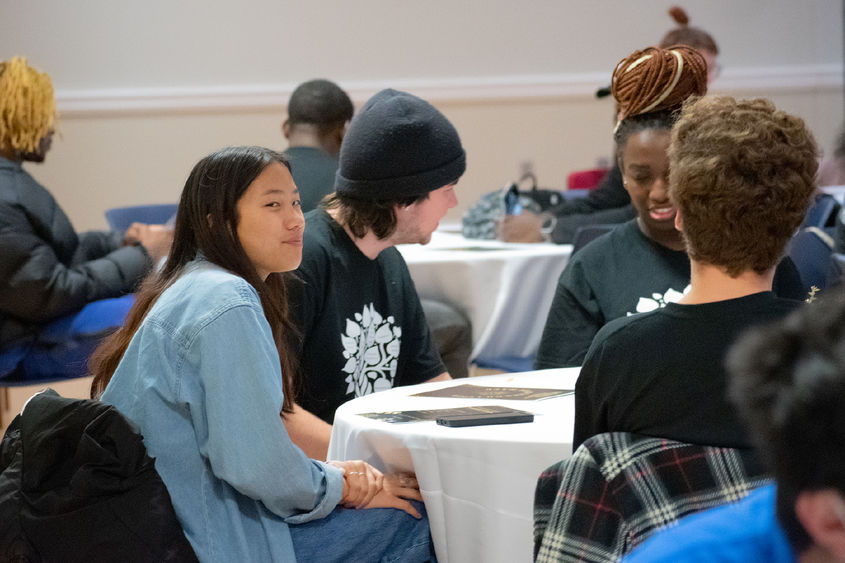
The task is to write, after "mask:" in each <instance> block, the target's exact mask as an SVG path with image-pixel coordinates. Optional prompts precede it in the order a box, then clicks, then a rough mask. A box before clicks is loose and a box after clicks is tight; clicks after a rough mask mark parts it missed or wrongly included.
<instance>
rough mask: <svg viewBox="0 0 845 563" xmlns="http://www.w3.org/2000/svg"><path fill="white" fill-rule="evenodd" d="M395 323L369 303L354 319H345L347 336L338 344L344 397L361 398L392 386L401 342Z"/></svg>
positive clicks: (344, 335) (400, 335)
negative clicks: (342, 362) (344, 386)
mask: <svg viewBox="0 0 845 563" xmlns="http://www.w3.org/2000/svg"><path fill="white" fill-rule="evenodd" d="M394 323H395V320H394V318H393V317H392V316H390V317H387V318H386V319H385V318H384V317H382V316H381V314H379V313H378V312H377V311H376V310H375V308H374V306H373V304H372V303H370V304H369V305H365V306H364V310H363V311H362V312H360V313H355V318H354V319H346V334H341V335H340V340H341V342H342V344H343V357H344V358H346V364H345V365H344V366H343V372H344V373H346V374H347V376H346V382H347V383H348V384H349V385H348V387H347V388H346V392H347V394H348V393H354V396H355V397H361V396H362V395H368V394H370V393H374V392H376V391H383V390H385V389H390V388H391V387H392V386H393V378H394V377H395V376H396V367H397V363H398V359H399V348H400V345H401V338H402V327H398V326H394Z"/></svg>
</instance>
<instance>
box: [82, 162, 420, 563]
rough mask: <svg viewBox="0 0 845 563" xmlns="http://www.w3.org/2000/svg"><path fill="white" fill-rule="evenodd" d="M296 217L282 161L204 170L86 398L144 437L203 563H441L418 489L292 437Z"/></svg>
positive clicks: (104, 352) (101, 354) (96, 362)
mask: <svg viewBox="0 0 845 563" xmlns="http://www.w3.org/2000/svg"><path fill="white" fill-rule="evenodd" d="M299 205H300V203H299V195H298V192H297V190H296V186H295V185H294V182H293V179H292V178H291V175H290V170H289V165H288V163H287V162H286V161H285V159H284V157H283V156H282V155H281V154H279V153H275V152H273V151H270V150H268V149H263V148H259V147H234V148H228V149H224V150H221V151H219V152H216V153H214V154H212V155H210V156H208V157H206V158H204V159H202V160H201V161H200V162H199V163H198V164H197V165H196V166H195V167H194V169H193V171H192V172H191V174H190V176H189V178H188V180H187V182H186V184H185V188H184V190H183V192H182V197H181V200H180V203H179V211H178V213H177V216H176V225H175V231H174V240H173V246H172V248H171V250H170V253H169V255H168V258H167V261H166V263H165V264H164V267H163V268H162V270H161V271H160V272H158V273H156V274H154V275H152V276H151V277H150V278H148V279H147V280H146V281H145V282H144V284H143V285H142V287H141V288H140V290H139V292H138V295H137V299H136V303H135V306H134V308H133V309H132V311H131V312H130V313H129V316H128V318H127V320H126V324H125V326H124V327H123V328H121V329H120V330H119V331H118V332H116V333H115V334H113V335H112V336H111V337H110V338H109V339H108V340H107V341H106V342H105V343H104V344H103V345H102V346H101V347H100V348H99V349H98V351H97V353H96V354H95V356H94V357H93V358H92V361H91V370H92V372H93V375H94V382H93V384H92V389H91V394H92V397H100V398H101V399H102V400H103V401H104V402H107V403H110V404H113V405H114V406H115V407H117V408H118V409H119V410H120V411H121V412H122V413H123V414H124V415H125V416H127V417H128V418H129V419H130V420H132V421H133V422H135V423H136V424H137V425H138V426H139V427H140V430H141V433H142V434H143V436H144V443H145V444H146V446H147V449H148V450H149V453H150V455H151V456H153V457H154V458H155V459H156V469H157V470H158V471H159V473H160V474H161V477H162V479H163V481H164V483H165V485H167V488H168V490H169V492H170V494H171V497H172V500H173V505H174V508H175V509H176V514H177V516H178V517H179V520H180V522H181V524H182V526H183V528H184V530H185V535H186V536H187V538H188V540H189V541H190V542H191V544H192V546H193V547H194V550H195V551H196V553H197V555H198V557H199V559H200V560H202V561H227V562H228V561H293V560H294V559H295V558H299V559H303V560H320V561H350V560H381V559H382V557H384V558H386V559H388V560H402V561H425V560H429V559H432V558H433V554H432V553H431V548H430V541H429V531H428V521H427V519H425V518H421V516H420V511H422V510H423V508H422V505H421V504H411V502H410V501H408V500H406V499H416V500H421V497H420V494H419V490H418V489H417V488H415V487H414V485H415V481H414V480H413V478H412V477H408V476H402V477H399V476H383V475H382V474H381V473H380V472H379V471H377V470H376V469H374V468H373V467H371V466H370V465H368V464H366V463H364V462H360V461H347V462H333V463H324V462H319V461H315V460H310V459H308V458H307V457H306V456H305V454H304V453H303V452H302V450H300V449H299V448H298V447H296V446H295V445H294V444H293V443H292V442H291V441H290V438H289V437H288V435H287V432H286V430H285V425H284V421H283V416H284V413H288V412H291V408H292V402H293V398H294V397H293V392H294V366H293V363H294V362H293V358H292V356H291V354H290V353H289V351H288V350H289V341H290V339H291V337H292V335H293V334H294V327H293V326H292V324H291V322H290V320H289V319H288V306H287V301H286V295H285V285H284V279H283V275H284V274H282V272H288V271H290V270H293V269H295V268H296V267H297V266H298V265H299V262H300V260H301V258H302V233H303V230H304V226H305V221H304V218H303V216H302V212H301V210H300V207H299ZM280 415H282V416H280ZM338 505H341V506H338ZM347 508H385V509H387V510H368V511H357V510H348V509H347ZM395 509H400V510H395ZM403 511H404V512H403ZM412 516H413V517H415V518H416V519H415V518H412Z"/></svg>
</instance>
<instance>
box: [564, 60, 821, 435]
mask: <svg viewBox="0 0 845 563" xmlns="http://www.w3.org/2000/svg"><path fill="white" fill-rule="evenodd" d="M629 62H630V61H629ZM816 155H817V149H816V144H815V142H814V140H813V137H812V135H811V134H810V132H809V131H808V130H807V128H806V126H805V124H804V122H803V121H802V120H801V119H799V118H797V117H793V116H791V115H789V114H787V113H785V112H782V111H777V110H776V109H775V107H774V106H773V105H772V104H771V102H769V101H767V100H763V99H757V100H741V101H736V100H734V99H733V98H729V97H713V98H710V97H704V98H700V99H698V100H694V101H688V102H687V103H686V104H685V105H684V108H683V111H682V113H681V116H680V119H679V120H678V122H677V123H676V124H675V127H674V128H673V129H672V137H671V142H670V146H669V197H670V199H671V201H672V202H673V203H674V205H675V207H676V209H677V213H676V215H675V219H674V224H675V226H676V228H677V229H678V230H680V231H681V233H682V234H683V239H684V242H685V246H686V249H687V254H688V255H689V257H690V263H691V276H690V289H689V291H688V292H687V293H686V294H685V295H684V296H683V297H682V298H681V299H680V300H679V301H678V302H677V303H669V304H667V305H666V306H665V307H664V308H662V309H658V310H656V311H653V312H650V313H643V314H639V315H633V316H630V317H627V318H620V319H616V320H615V321H611V322H609V323H608V324H606V325H605V326H604V327H603V328H602V329H601V330H600V331H599V332H598V334H597V335H596V337H595V339H594V340H593V343H592V345H591V346H590V349H589V351H588V352H587V357H586V360H585V361H584V366H583V368H582V369H581V374H580V376H579V378H578V382H577V384H576V390H575V433H574V439H573V447H574V448H577V447H578V445H580V444H581V443H582V442H583V441H584V440H586V439H587V438H589V437H590V436H593V435H595V434H599V433H603V432H615V431H619V432H634V433H639V434H645V435H649V436H658V437H663V438H668V439H671V440H676V441H680V442H688V443H693V444H702V445H712V446H726V447H736V448H749V447H751V443H750V441H749V439H748V437H747V436H746V434H745V431H744V429H743V427H742V425H741V424H740V422H739V420H738V418H737V416H736V412H735V409H734V408H733V407H732V406H731V405H730V404H729V403H728V401H727V398H726V396H725V389H726V374H725V368H724V357H725V354H726V351H727V350H728V348H729V347H730V345H731V344H732V343H733V341H734V339H735V338H736V337H737V335H738V334H739V333H740V332H741V331H743V330H744V329H745V328H747V327H749V326H752V325H757V324H763V323H767V322H769V321H774V320H776V319H779V318H781V317H783V316H785V315H786V314H787V313H789V312H790V311H792V310H794V309H796V308H798V307H800V306H802V303H801V302H800V301H792V300H787V299H780V298H777V297H775V295H774V294H773V293H772V280H773V278H774V273H775V267H776V265H777V263H778V261H779V260H780V257H781V256H782V254H783V251H784V248H785V246H786V243H787V241H788V240H789V238H790V237H791V236H792V234H793V233H794V232H795V230H796V229H797V228H798V226H799V225H800V224H801V221H802V220H803V218H804V214H805V212H806V210H807V207H808V205H809V203H810V200H811V198H812V195H813V193H814V191H815V182H814V178H815V174H816V169H817V168H818V162H817V160H816Z"/></svg>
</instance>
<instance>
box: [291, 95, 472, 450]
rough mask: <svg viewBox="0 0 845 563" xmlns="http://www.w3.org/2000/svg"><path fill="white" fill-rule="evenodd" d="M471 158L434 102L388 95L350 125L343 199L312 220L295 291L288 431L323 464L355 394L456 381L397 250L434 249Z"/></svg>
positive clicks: (338, 193) (340, 186)
mask: <svg viewBox="0 0 845 563" xmlns="http://www.w3.org/2000/svg"><path fill="white" fill-rule="evenodd" d="M465 169H466V156H465V153H464V149H463V147H462V146H461V141H460V138H459V137H458V133H457V131H456V130H455V128H454V126H452V124H451V123H450V122H449V121H448V120H447V119H446V117H444V116H443V114H441V113H440V112H439V111H438V110H437V109H435V108H434V107H433V106H432V105H431V104H429V103H428V102H426V101H424V100H422V99H420V98H417V97H416V96H413V95H411V94H407V93H404V92H398V91H396V90H389V89H388V90H382V91H381V92H379V93H377V94H376V95H375V96H373V97H372V98H370V100H369V101H368V102H367V103H366V104H365V105H364V107H363V108H361V111H360V112H359V113H358V115H356V116H355V117H354V118H353V119H352V122H351V123H350V125H349V128H348V131H347V133H346V136H345V137H344V140H343V144H342V146H341V150H340V166H339V168H338V171H337V176H336V178H335V193H334V194H333V195H332V196H330V197H329V199H327V200H325V201H324V202H323V204H321V208H319V209H316V210H314V211H312V212H310V213H308V214H307V215H306V228H305V235H304V240H303V253H302V254H303V260H302V264H301V266H300V267H299V269H298V270H297V276H298V278H299V279H298V280H297V281H295V282H292V283H291V284H290V286H289V287H290V291H291V298H290V302H291V304H292V309H293V311H292V312H293V314H294V318H295V319H297V320H298V326H299V327H300V329H301V331H302V334H301V340H300V350H299V352H300V353H299V354H298V357H299V359H300V366H299V374H300V380H301V382H302V384H301V389H300V393H299V396H298V397H297V407H296V411H295V412H294V414H292V415H289V416H287V417H286V420H285V423H286V425H287V428H288V432H289V433H290V435H291V438H292V439H293V441H294V442H295V443H296V444H297V445H299V446H300V447H301V448H302V449H303V450H304V451H305V453H306V454H308V455H309V456H310V457H312V458H315V459H325V456H326V451H327V449H328V442H329V437H330V435H331V426H330V425H331V423H332V421H333V419H334V412H335V409H337V407H338V406H340V405H341V404H342V403H344V402H346V401H347V400H350V399H352V398H355V397H359V396H362V395H366V394H369V393H373V392H375V391H380V390H383V389H389V388H391V387H393V386H397V385H411V384H415V383H422V382H425V381H431V380H438V379H448V378H449V377H450V376H449V373H448V372H447V371H446V368H445V367H444V365H443V362H442V361H441V359H440V357H439V356H438V354H437V351H436V350H435V348H434V346H433V343H432V339H431V335H430V333H429V329H428V326H427V325H426V319H425V315H424V314H423V311H422V307H421V305H420V300H419V297H418V296H417V292H416V289H415V287H414V283H413V282H412V281H411V277H410V274H409V273H408V268H407V266H406V264H405V261H404V260H403V259H402V256H401V254H400V253H399V251H398V250H396V249H395V248H394V246H395V245H397V244H408V243H420V244H426V243H427V242H429V240H430V239H431V233H432V232H433V231H434V230H435V229H436V228H437V225H438V223H439V221H440V220H441V219H442V218H443V216H444V215H445V214H446V212H447V211H448V210H449V209H450V208H452V207H454V206H456V205H457V203H458V200H457V198H456V197H455V192H454V187H455V184H456V183H457V181H458V178H460V176H461V175H462V174H463V173H464V170H465Z"/></svg>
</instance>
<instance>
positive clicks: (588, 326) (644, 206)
mask: <svg viewBox="0 0 845 563" xmlns="http://www.w3.org/2000/svg"><path fill="white" fill-rule="evenodd" d="M706 76H707V66H706V63H705V61H704V59H703V58H702V57H701V55H700V54H699V53H698V52H697V50H695V49H692V48H689V47H686V46H676V47H674V48H672V49H661V48H657V47H649V48H647V49H645V50H642V51H636V52H634V53H632V54H631V55H629V56H628V57H626V58H625V59H623V60H622V61H620V63H619V64H618V65H617V66H616V69H615V70H614V72H613V78H612V84H611V88H612V90H613V95H614V97H615V98H616V101H617V103H618V104H619V122H618V124H617V126H616V130H615V133H614V138H615V140H616V150H617V161H618V164H619V168H620V170H621V171H622V179H623V184H624V187H625V189H626V190H627V192H628V193H629V194H630V196H631V201H632V203H633V205H634V207H635V208H636V210H637V217H636V218H634V219H632V220H630V221H628V222H626V223H623V224H621V225H619V226H618V227H616V228H615V229H614V230H613V231H611V232H610V233H608V234H606V235H604V236H602V237H599V238H598V239H596V240H595V241H592V242H591V243H589V244H588V245H587V246H586V247H584V248H583V249H582V250H580V251H579V252H578V253H577V254H576V255H575V256H573V257H572V258H571V259H570V261H569V263H568V264H567V265H566V268H565V269H564V271H563V273H562V274H561V276H560V279H559V280H558V286H557V289H556V291H555V296H554V299H553V301H552V305H551V308H550V309H549V312H548V318H547V320H546V324H545V328H544V330H543V335H542V337H541V340H540V346H539V348H538V351H537V358H536V362H535V367H536V368H537V369H546V368H553V367H566V366H579V365H581V364H582V363H583V361H584V357H585V356H586V354H587V350H588V348H589V347H590V344H591V343H592V342H593V338H594V337H595V336H596V333H597V332H598V331H599V329H601V328H602V326H604V325H605V324H606V323H608V322H610V321H612V320H613V319H616V318H619V317H625V316H628V315H631V314H634V313H640V312H644V311H650V310H653V309H657V308H659V307H662V306H664V305H666V303H669V302H675V301H677V300H678V299H680V298H681V297H682V295H683V294H684V292H685V291H686V288H687V286H688V285H689V283H690V261H689V257H688V256H687V253H686V252H685V251H684V241H683V238H682V236H681V233H680V232H679V231H678V230H677V229H676V228H675V223H674V221H675V206H674V204H673V203H672V202H671V201H670V199H669V196H668V177H669V157H668V154H667V149H668V146H669V136H670V132H671V129H672V126H673V124H674V123H675V120H676V119H677V116H678V112H679V110H680V106H681V104H682V103H683V101H684V100H685V99H687V98H689V97H691V96H700V95H703V94H704V93H705V92H706V88H707V79H706ZM775 292H776V293H777V294H778V295H780V296H782V297H790V298H793V299H801V298H803V297H804V295H803V289H802V288H801V281H800V277H799V276H798V272H797V270H796V269H795V265H794V264H793V263H792V262H791V261H789V260H788V259H787V260H785V261H784V263H783V264H782V265H781V267H780V268H779V270H778V275H777V277H776V279H775Z"/></svg>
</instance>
